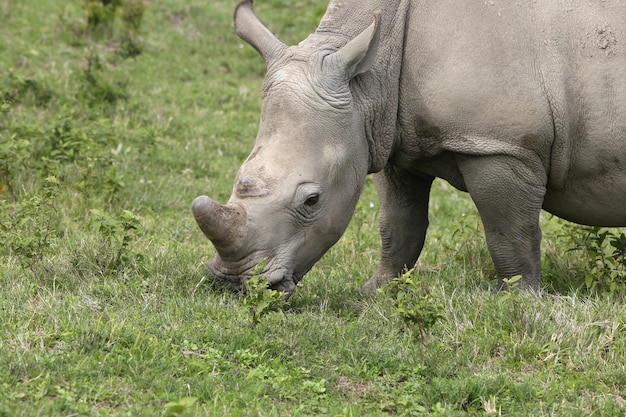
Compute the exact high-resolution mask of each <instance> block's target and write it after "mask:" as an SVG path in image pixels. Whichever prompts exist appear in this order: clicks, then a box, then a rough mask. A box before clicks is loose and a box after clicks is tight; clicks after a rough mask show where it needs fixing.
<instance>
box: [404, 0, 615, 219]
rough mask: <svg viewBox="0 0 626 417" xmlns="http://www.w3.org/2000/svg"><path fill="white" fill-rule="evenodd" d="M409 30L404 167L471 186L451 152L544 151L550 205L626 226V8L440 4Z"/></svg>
mask: <svg viewBox="0 0 626 417" xmlns="http://www.w3.org/2000/svg"><path fill="white" fill-rule="evenodd" d="M407 27H408V30H407V32H406V39H405V49H404V57H403V64H402V65H403V69H402V77H401V79H400V86H399V91H400V103H399V106H400V108H399V120H398V127H399V133H400V135H399V136H400V138H401V144H400V145H399V146H398V147H397V148H398V151H397V152H396V155H395V160H396V162H397V163H399V164H405V165H409V164H412V166H413V167H416V168H417V169H419V170H423V171H426V172H428V173H430V174H432V175H436V176H439V177H443V178H446V179H448V180H450V181H451V182H452V183H453V184H454V185H457V186H458V187H459V188H463V184H462V179H460V174H459V173H458V170H457V169H456V167H455V164H454V159H453V158H450V157H449V156H448V153H449V152H452V153H455V152H456V153H467V152H469V153H473V154H481V153H483V154H494V153H498V152H500V150H502V149H508V150H509V151H505V152H507V153H509V154H512V155H513V156H518V157H520V158H524V157H525V155H539V156H540V160H541V164H542V165H543V166H536V167H533V168H534V169H545V170H546V175H547V178H548V184H547V187H548V190H547V194H546V198H545V204H544V208H546V209H547V210H548V211H551V212H553V213H555V214H557V215H559V216H561V217H564V218H566V219H569V220H573V221H577V222H579V223H596V224H598V223H601V224H604V225H618V224H621V225H623V224H626V210H624V207H626V46H625V45H626V3H621V2H619V1H617V0H613V1H603V2H599V1H597V2H586V4H584V5H578V4H577V5H574V2H569V1H558V2H557V1H549V0H543V1H539V2H523V3H522V2H510V1H504V0H487V1H484V0H473V1H467V2H456V1H450V0H445V1H442V0H438V1H430V2H421V3H420V4H419V5H418V6H416V7H413V8H412V9H411V12H410V17H409V25H408V26H407ZM470 139H471V140H470ZM469 142H471V147H472V148H471V149H468V146H470V145H468V143H469ZM433 158H434V159H433ZM422 161H423V162H422ZM433 161H435V162H433ZM598 213H602V214H601V215H599V214H598ZM598 216H601V217H602V218H601V219H599V218H598Z"/></svg>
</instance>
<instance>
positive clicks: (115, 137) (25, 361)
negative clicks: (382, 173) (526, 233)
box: [0, 0, 626, 416]
mask: <svg viewBox="0 0 626 417" xmlns="http://www.w3.org/2000/svg"><path fill="white" fill-rule="evenodd" d="M124 3H125V4H126V7H124V8H122V7H120V8H119V9H118V10H117V13H116V14H114V15H113V14H111V15H109V16H108V17H107V15H106V13H104V12H103V11H102V10H101V11H100V14H99V15H98V14H97V13H96V12H97V11H94V10H95V9H91V14H90V15H88V13H87V10H86V9H85V7H84V4H85V3H84V2H83V1H74V2H65V1H59V0H56V1H55V0H48V1H45V0H23V1H13V0H0V16H2V18H1V19H0V416H177V415H181V416H207V415H211V416H222V415H224V416H289V415H293V416H306V415H311V416H313V415H315V416H317V415H331V416H363V415H372V416H379V415H389V416H396V415H398V416H405V415H408V416H412V415H445V416H451V415H458V416H463V415H503V416H531V415H532V416H625V415H626V411H625V410H626V304H625V302H624V291H623V288H624V285H625V283H624V278H623V277H624V271H623V269H622V270H618V271H615V270H613V269H612V268H610V266H611V265H613V264H611V263H610V262H611V259H613V258H612V257H611V256H609V255H607V256H605V255H602V256H600V255H597V253H596V255H597V256H595V257H592V259H591V260H590V258H589V254H588V253H586V252H589V251H585V250H583V249H584V248H589V247H590V245H591V243H590V242H591V241H590V240H589V239H590V238H591V239H593V238H594V236H595V237H597V236H599V233H601V232H595V233H596V234H589V232H586V231H585V230H586V229H584V230H583V229H581V228H579V227H572V226H570V225H568V224H567V223H565V222H562V221H560V220H558V219H556V218H553V217H551V216H549V215H545V216H544V217H543V218H542V223H543V225H544V244H543V247H544V266H543V274H544V276H545V280H544V286H545V290H546V291H545V293H544V294H543V295H542V296H532V295H529V294H525V293H518V292H511V293H498V292H496V291H494V287H495V280H494V272H493V267H492V266H491V260H490V258H489V256H488V253H487V250H486V247H485V243H484V239H483V236H482V230H481V223H480V219H479V217H478V215H477V213H476V210H475V209H474V207H473V205H472V203H471V200H470V199H469V197H468V196H467V195H465V194H463V193H460V192H458V191H455V190H454V189H453V188H452V187H450V186H449V185H447V184H446V183H444V182H440V181H437V182H436V183H435V186H434V190H433V197H432V201H431V216H430V217H431V225H432V226H431V229H430V231H429V235H428V238H427V245H426V248H425V250H424V253H423V255H422V258H421V260H420V262H421V264H422V265H424V267H422V268H418V272H417V273H416V275H415V277H416V278H415V280H416V282H417V283H418V286H419V288H420V289H419V291H420V294H421V295H424V294H426V295H427V299H426V300H427V301H426V303H427V306H429V307H433V306H435V307H437V308H439V309H440V314H441V317H439V318H437V319H436V320H435V322H434V324H433V325H432V326H431V327H429V328H427V329H426V332H425V333H424V334H423V335H422V336H420V335H419V334H418V333H417V330H416V328H414V327H411V326H410V325H407V324H406V323H404V322H403V321H402V320H401V318H400V317H398V313H399V307H397V305H394V303H393V302H392V300H390V298H391V297H390V296H389V295H387V296H385V294H382V293H381V294H378V295H377V296H373V297H366V296H364V295H363V294H361V293H360V291H359V288H360V286H361V285H363V283H364V282H365V281H366V280H367V279H368V277H369V275H370V274H372V273H373V272H374V270H375V268H376V266H377V261H378V248H379V241H378V232H377V218H378V202H377V199H376V195H375V191H374V188H373V185H372V183H371V181H370V180H368V182H367V184H366V187H365V191H364V193H363V196H362V199H361V201H360V203H359V205H358V207H357V210H356V213H355V216H354V218H353V221H352V223H351V225H350V227H349V229H348V230H347V232H346V234H345V235H344V237H343V238H342V239H341V240H340V241H339V242H338V243H337V244H336V245H335V246H334V247H333V248H332V249H331V250H330V251H329V252H328V253H327V254H326V255H325V256H324V258H322V260H321V261H320V262H319V263H318V264H317V265H316V267H315V268H314V269H313V270H312V271H311V272H310V273H309V274H308V275H307V276H306V277H305V279H304V280H303V281H302V282H301V284H299V288H298V290H297V291H296V293H295V295H294V296H293V297H292V298H291V299H290V300H289V302H288V303H287V304H286V305H284V306H282V307H281V308H279V309H274V310H271V311H270V310H267V311H264V314H263V315H262V316H261V317H260V318H259V319H258V323H256V325H254V326H253V325H252V324H253V321H252V320H251V307H250V306H249V305H248V304H246V302H245V300H246V297H245V295H244V294H234V293H231V292H228V291H224V290H223V289H221V288H218V287H216V286H214V285H213V284H212V283H211V282H210V280H207V279H206V278H207V277H205V275H204V265H205V264H206V262H207V261H208V260H209V259H210V258H211V257H212V256H213V254H214V250H213V248H212V246H211V245H210V243H209V242H208V241H207V240H206V239H205V238H204V236H203V235H202V233H201V232H200V231H199V229H198V228H197V226H196V225H195V222H194V220H193V218H192V216H191V214H190V205H191V201H192V200H193V198H194V197H196V196H197V195H200V194H208V195H211V196H212V197H213V198H215V199H217V200H218V201H221V202H225V201H226V200H227V198H228V196H229V195H230V190H231V187H232V181H233V178H234V176H235V172H236V170H237V168H238V167H239V165H240V164H241V162H242V161H243V160H244V159H245V157H246V156H247V154H248V152H249V151H250V150H251V148H252V146H253V142H254V137H255V135H256V129H257V123H258V118H259V108H260V86H261V82H262V79H263V73H264V63H263V62H262V60H261V58H260V57H259V56H258V55H257V54H256V52H255V51H254V50H253V49H252V48H251V47H249V46H247V45H244V44H243V42H242V41H241V40H239V39H238V38H237V37H236V35H235V34H234V31H233V29H232V11H233V8H234V6H235V1H234V0H228V1H226V0H215V1H198V0H189V1H186V2H180V1H175V0H161V1H149V2H147V3H145V4H144V3H142V2H141V1H139V0H134V1H133V0H126V1H125V2H124ZM142 5H144V6H145V10H142ZM325 6H326V0H294V1H287V0H258V1H257V4H256V10H257V12H258V14H259V16H260V17H261V18H262V20H263V21H264V22H266V24H267V25H268V27H270V29H271V30H272V31H274V33H276V34H277V35H278V36H279V37H280V38H281V39H282V40H283V41H285V42H286V43H289V44H294V43H297V42H299V41H300V40H301V39H303V38H304V37H305V36H306V35H307V34H308V33H310V32H311V31H313V30H314V28H315V27H316V24H317V22H318V20H319V19H320V18H321V16H322V14H323V12H324V9H325ZM92 7H94V6H93V4H92ZM142 12H143V14H142ZM139 17H142V18H141V20H139ZM107 18H108V19H109V20H106V19H107ZM97 19H100V20H97ZM96 21H98V22H99V23H96ZM584 236H587V237H588V239H587V240H585V241H583V240H581V237H584ZM615 236H617V235H615ZM615 248H616V246H615ZM615 250H617V249H615ZM589 253H591V254H592V255H593V254H594V253H595V252H593V251H592V252H589ZM602 262H604V263H602ZM598 265H600V266H598ZM622 267H623V264H622ZM620 274H621V275H620ZM620 280H621V281H620ZM423 307H424V306H422V307H416V309H417V312H418V313H422V312H424V311H425V310H424V308H423Z"/></svg>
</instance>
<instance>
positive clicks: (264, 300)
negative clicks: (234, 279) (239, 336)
mask: <svg viewBox="0 0 626 417" xmlns="http://www.w3.org/2000/svg"><path fill="white" fill-rule="evenodd" d="M266 263H267V260H263V261H262V262H260V263H259V264H258V265H257V266H256V268H255V270H254V274H253V275H252V277H250V278H249V279H247V280H246V282H245V283H244V289H245V298H244V300H243V305H244V306H246V307H247V308H248V311H249V312H250V326H252V327H255V326H256V325H257V324H259V322H260V321H261V317H263V316H264V315H266V314H267V313H269V312H270V311H275V310H278V309H280V308H281V307H282V306H283V305H284V303H285V295H284V294H283V293H281V292H280V291H276V290H272V289H271V288H269V285H270V284H269V282H268V281H267V278H265V277H263V276H262V275H261V273H262V272H263V268H265V265H266Z"/></svg>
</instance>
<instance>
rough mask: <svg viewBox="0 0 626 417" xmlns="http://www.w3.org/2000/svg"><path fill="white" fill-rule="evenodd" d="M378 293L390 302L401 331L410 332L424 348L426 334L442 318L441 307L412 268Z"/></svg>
mask: <svg viewBox="0 0 626 417" xmlns="http://www.w3.org/2000/svg"><path fill="white" fill-rule="evenodd" d="M379 291H381V292H383V293H384V294H385V295H386V296H387V297H388V298H389V299H390V300H391V302H392V304H393V307H394V309H395V310H394V312H393V314H392V316H393V317H398V318H400V320H401V321H402V326H403V329H404V330H408V331H410V332H411V335H412V337H413V339H414V340H415V341H419V342H420V343H421V344H422V345H423V346H424V347H426V336H427V333H428V332H429V331H430V329H431V328H432V327H433V326H434V325H435V324H436V323H437V322H438V321H439V320H441V319H442V318H443V305H442V304H441V303H439V302H438V301H437V300H436V299H435V298H434V297H433V296H432V294H431V292H430V291H429V289H428V287H427V286H426V285H425V284H424V283H423V282H422V281H420V279H419V277H418V276H417V274H414V268H412V269H409V270H407V271H406V272H404V273H403V274H402V275H401V276H400V277H398V278H395V279H394V280H393V281H391V283H389V284H388V285H387V286H385V287H384V288H381V289H380V290H379Z"/></svg>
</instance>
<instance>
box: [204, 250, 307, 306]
mask: <svg viewBox="0 0 626 417" xmlns="http://www.w3.org/2000/svg"><path fill="white" fill-rule="evenodd" d="M255 268H256V266H255V267H252V268H249V269H246V270H243V271H240V272H239V271H230V270H226V269H224V268H222V267H220V265H219V262H218V261H217V259H213V260H212V261H211V262H209V264H208V265H207V274H208V275H209V276H210V277H211V278H213V279H214V280H215V281H217V282H218V283H219V284H221V285H224V286H226V287H227V288H230V289H231V290H233V291H241V290H243V289H244V282H245V281H246V280H248V279H250V278H252V276H253V275H254V272H255V271H254V269H255ZM260 275H261V276H263V277H265V278H266V279H267V281H268V282H269V284H270V289H272V290H276V291H280V292H283V293H285V296H286V298H289V297H290V296H291V295H292V294H293V292H294V291H295V289H296V284H297V283H298V281H300V280H301V279H302V277H303V276H304V274H303V273H294V272H293V271H290V270H289V269H287V268H271V267H266V268H265V269H264V270H263V271H262V272H261V274H260Z"/></svg>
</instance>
